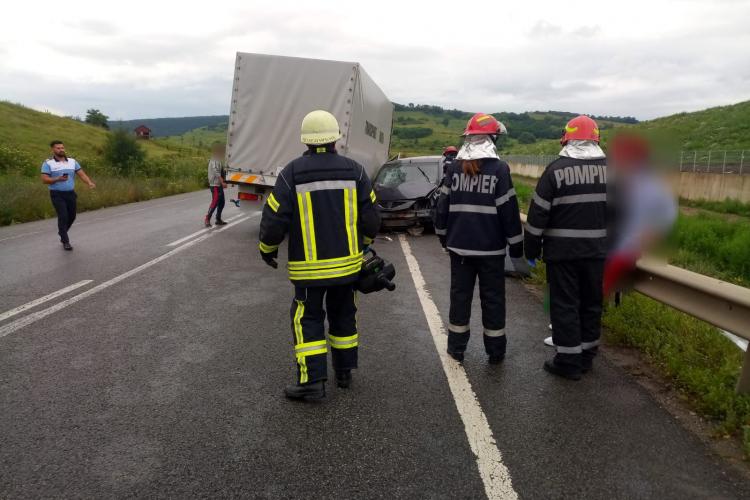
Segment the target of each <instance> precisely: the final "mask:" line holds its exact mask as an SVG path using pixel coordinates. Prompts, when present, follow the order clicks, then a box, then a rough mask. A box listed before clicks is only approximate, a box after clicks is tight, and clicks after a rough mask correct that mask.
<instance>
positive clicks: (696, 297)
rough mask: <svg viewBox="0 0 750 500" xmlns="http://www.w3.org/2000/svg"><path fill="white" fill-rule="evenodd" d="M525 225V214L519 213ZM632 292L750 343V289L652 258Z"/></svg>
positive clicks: (747, 376) (748, 355) (744, 376)
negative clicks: (636, 292) (634, 291)
mask: <svg viewBox="0 0 750 500" xmlns="http://www.w3.org/2000/svg"><path fill="white" fill-rule="evenodd" d="M521 220H522V221H523V222H524V223H525V222H526V214H521ZM634 288H635V290H636V291H638V292H640V293H642V294H643V295H646V296H648V297H651V298H652V299H654V300H656V301H658V302H661V303H662V304H665V305H668V306H670V307H673V308H675V309H677V310H680V311H682V312H684V313H686V314H689V315H690V316H693V317H695V318H697V319H700V320H702V321H705V322H707V323H709V324H711V325H713V326H716V327H718V328H721V329H724V330H727V331H729V332H732V333H733V334H735V335H737V336H739V337H742V338H744V339H745V340H750V289H748V288H743V287H741V286H737V285H734V284H732V283H727V282H726V281H721V280H719V279H716V278H711V277H709V276H704V275H702V274H698V273H694V272H692V271H688V270H687V269H682V268H680V267H676V266H672V265H669V264H667V263H665V262H659V261H656V260H653V259H649V258H644V259H641V260H639V261H638V262H637V264H636V273H635V276H634ZM737 392H738V393H740V394H750V349H748V350H747V351H746V352H745V359H744V362H743V364H742V371H741V373H740V377H739V379H738V381H737Z"/></svg>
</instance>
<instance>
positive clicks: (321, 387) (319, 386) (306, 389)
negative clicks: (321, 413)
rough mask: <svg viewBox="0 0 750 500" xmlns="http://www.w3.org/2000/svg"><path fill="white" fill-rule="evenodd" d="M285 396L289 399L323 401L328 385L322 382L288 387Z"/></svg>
mask: <svg viewBox="0 0 750 500" xmlns="http://www.w3.org/2000/svg"><path fill="white" fill-rule="evenodd" d="M284 395H285V396H286V397H288V398H289V399H323V398H324V397H326V385H325V382H323V381H322V380H321V381H320V382H311V383H309V384H295V385H288V386H287V387H286V388H285V389H284Z"/></svg>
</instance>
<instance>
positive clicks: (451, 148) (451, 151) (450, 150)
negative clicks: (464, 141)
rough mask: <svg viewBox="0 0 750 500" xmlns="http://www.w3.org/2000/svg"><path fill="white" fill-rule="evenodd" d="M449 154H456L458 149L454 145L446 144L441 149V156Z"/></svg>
mask: <svg viewBox="0 0 750 500" xmlns="http://www.w3.org/2000/svg"><path fill="white" fill-rule="evenodd" d="M449 154H458V149H456V147H455V146H448V147H447V148H445V149H444V150H443V156H447V155H449Z"/></svg>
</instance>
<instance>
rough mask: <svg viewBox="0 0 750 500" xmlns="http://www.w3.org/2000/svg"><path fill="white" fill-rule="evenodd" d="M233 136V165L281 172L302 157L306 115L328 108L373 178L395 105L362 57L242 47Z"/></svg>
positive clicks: (345, 145) (347, 148)
mask: <svg viewBox="0 0 750 500" xmlns="http://www.w3.org/2000/svg"><path fill="white" fill-rule="evenodd" d="M234 71H235V72H234V85H233V92H232V105H231V113H230V117H229V129H228V136H227V145H228V147H227V162H228V164H229V167H230V168H233V169H242V170H243V171H249V170H252V171H253V172H256V173H257V172H262V173H265V174H270V175H276V174H277V171H278V169H279V168H282V167H284V166H285V165H286V164H287V163H289V161H291V160H293V159H294V158H296V157H297V156H299V155H301V154H302V153H303V152H304V151H305V146H304V145H303V144H302V143H301V142H300V125H301V123H302V118H304V116H305V115H306V114H307V113H309V112H310V111H313V110H315V109H324V110H326V111H330V112H331V113H333V115H334V116H335V117H336V119H337V120H338V121H339V126H340V127H341V132H342V134H343V137H342V138H341V139H340V140H339V142H338V150H339V152H340V153H341V154H344V155H346V156H348V157H350V158H352V159H354V160H356V161H357V162H359V163H361V164H362V165H364V166H365V168H366V170H367V172H368V174H369V175H370V176H372V175H373V174H374V172H375V170H376V169H377V168H378V167H380V165H382V164H383V163H384V162H385V161H386V160H387V156H388V148H389V146H390V137H391V120H392V117H393V104H392V103H391V101H390V100H389V99H388V98H387V97H386V96H385V94H384V93H383V91H381V90H380V88H379V87H378V86H377V85H376V84H375V82H373V81H372V79H371V78H370V77H369V75H368V74H367V73H366V72H365V71H364V69H362V67H361V66H360V65H359V64H357V63H350V62H340V61H325V60H317V59H303V58H297V57H283V56H269V55H262V54H247V53H241V52H240V53H237V60H236V64H235V70H234Z"/></svg>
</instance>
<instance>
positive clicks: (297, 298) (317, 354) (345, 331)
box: [291, 284, 359, 384]
mask: <svg viewBox="0 0 750 500" xmlns="http://www.w3.org/2000/svg"><path fill="white" fill-rule="evenodd" d="M356 294H357V292H356V291H355V290H354V285H353V284H349V285H340V286H330V287H310V288H299V287H298V288H295V291H294V301H293V302H292V310H291V317H292V334H293V336H294V354H295V356H296V358H297V381H298V382H299V383H300V384H307V383H312V382H318V381H320V380H327V379H328V367H327V352H328V345H329V344H330V346H331V357H332V360H333V368H334V370H351V369H353V368H356V367H357V348H358V346H359V335H358V333H357V295H356ZM324 300H325V309H324V308H323V301H324ZM326 311H327V312H328V327H329V330H328V340H326V334H325V318H326Z"/></svg>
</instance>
